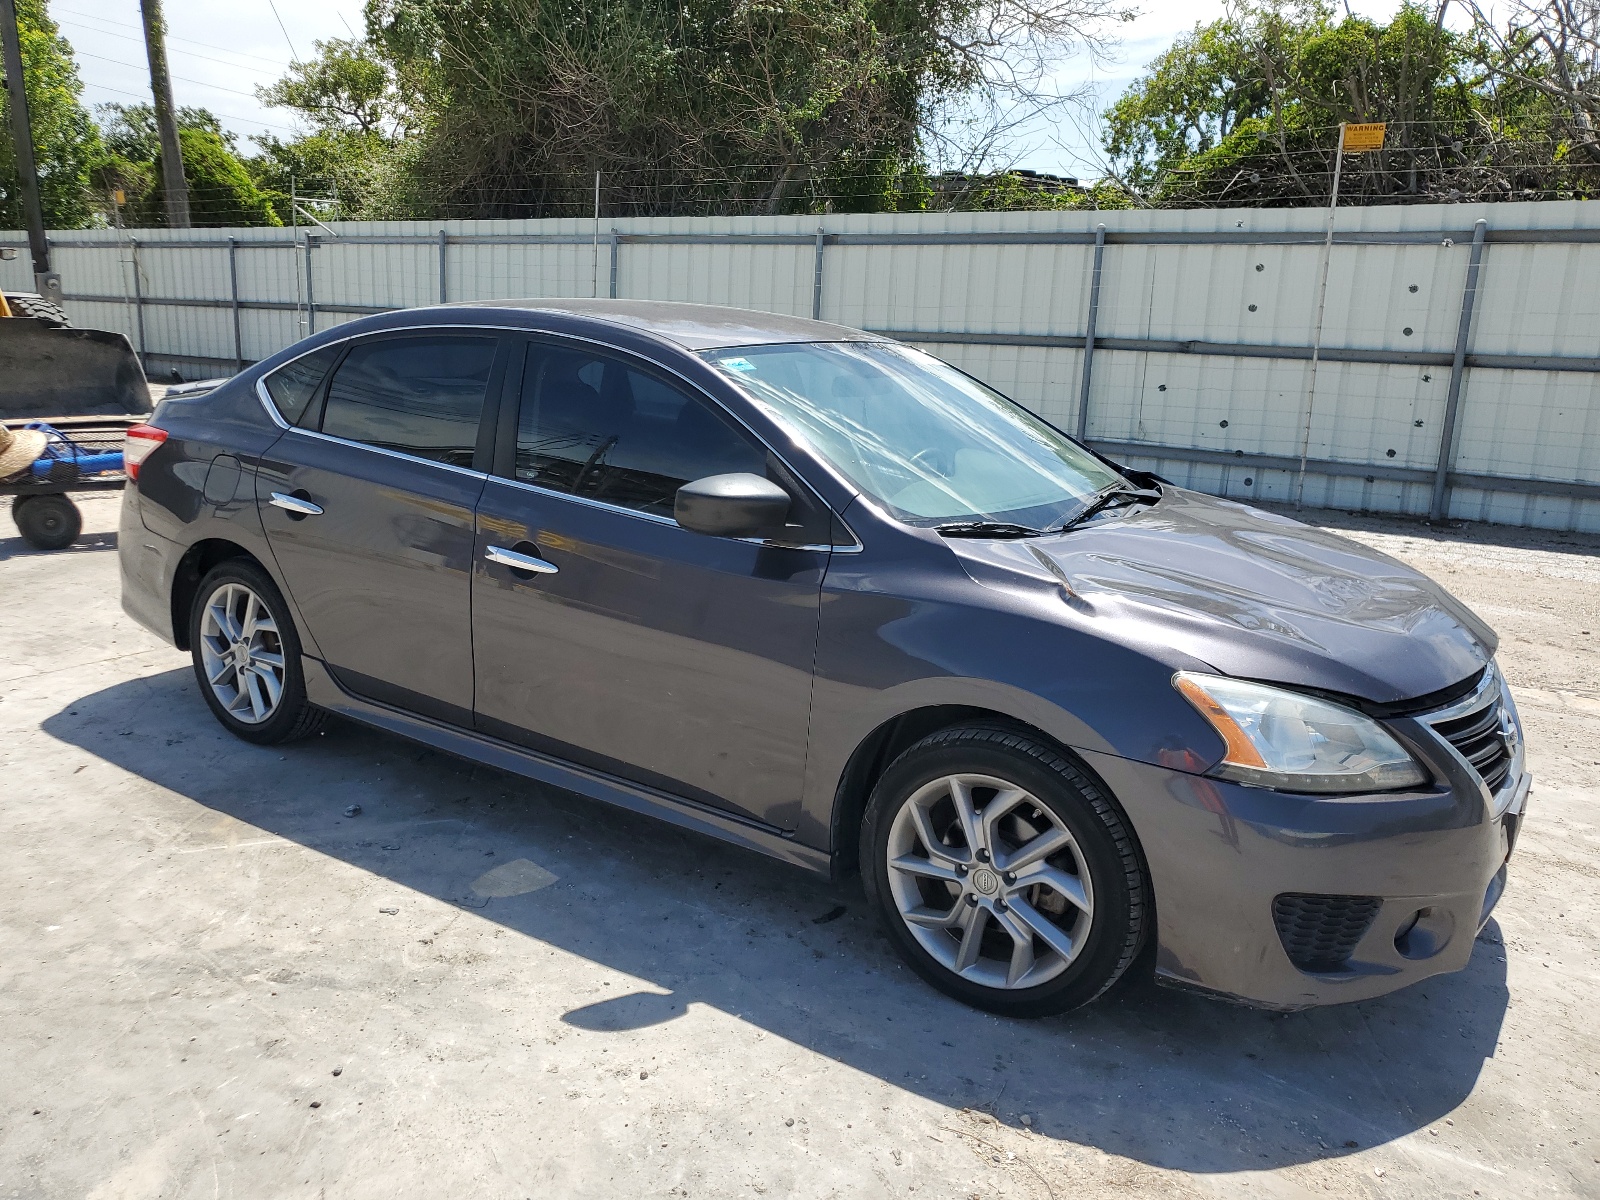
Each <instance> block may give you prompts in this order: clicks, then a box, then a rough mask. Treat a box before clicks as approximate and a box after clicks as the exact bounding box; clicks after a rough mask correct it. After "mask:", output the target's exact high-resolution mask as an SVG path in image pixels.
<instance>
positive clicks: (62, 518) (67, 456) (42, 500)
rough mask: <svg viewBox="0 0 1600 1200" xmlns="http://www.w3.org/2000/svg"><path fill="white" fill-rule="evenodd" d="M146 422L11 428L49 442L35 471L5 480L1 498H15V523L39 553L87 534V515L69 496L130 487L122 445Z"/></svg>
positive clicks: (80, 420)
mask: <svg viewBox="0 0 1600 1200" xmlns="http://www.w3.org/2000/svg"><path fill="white" fill-rule="evenodd" d="M144 419H145V418H144V417H142V416H126V417H120V416H104V417H100V416H96V417H58V418H55V419H53V420H51V421H49V422H45V421H27V422H21V421H15V422H8V424H9V425H10V427H11V428H13V429H38V430H41V431H42V432H43V433H44V434H45V437H46V438H47V439H48V441H47V442H46V444H45V450H44V453H43V454H42V455H41V456H40V457H39V459H38V461H37V462H35V463H34V464H33V466H32V467H31V468H30V469H29V470H27V471H25V472H23V473H21V474H19V475H13V476H12V477H10V478H9V479H5V480H0V495H6V496H11V497H13V499H12V501H11V519H12V520H13V521H15V522H16V524H17V531H18V532H19V533H21V534H22V536H23V539H24V540H25V541H26V542H27V543H28V544H29V545H30V546H32V547H34V548H35V549H38V550H61V549H63V548H65V547H67V546H70V545H71V544H72V542H73V540H74V539H75V538H77V536H78V534H79V533H80V532H82V530H83V514H82V513H80V512H79V511H78V506H77V505H76V504H74V503H73V502H72V497H71V496H69V495H67V493H68V492H86V491H110V490H113V489H120V488H121V487H122V485H123V484H124V483H125V482H127V477H126V476H125V475H124V474H123V470H122V442H123V437H124V435H125V434H126V433H127V431H128V428H129V426H132V425H137V424H139V422H140V421H142V420H144Z"/></svg>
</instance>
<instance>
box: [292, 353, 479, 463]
mask: <svg viewBox="0 0 1600 1200" xmlns="http://www.w3.org/2000/svg"><path fill="white" fill-rule="evenodd" d="M495 346H496V340H495V339H494V338H492V337H460V336H432V337H405V338H383V339H381V340H379V341H374V342H364V343H361V344H359V345H357V346H354V347H352V349H351V351H350V353H349V354H348V355H346V356H345V360H344V361H343V362H342V363H340V364H339V369H338V370H337V371H335V372H334V374H333V382H332V383H330V384H329V385H328V400H327V404H326V406H325V407H324V409H323V414H322V432H323V433H326V434H331V435H332V436H334V437H341V438H348V439H350V440H351V441H354V442H365V443H366V444H367V445H369V446H380V447H382V448H383V449H385V450H398V451H400V452H401V453H404V454H415V455H416V456H417V457H419V458H431V459H434V460H435V461H437V462H443V463H450V464H451V465H452V466H457V467H470V466H471V465H472V454H473V450H474V449H475V448H476V446H477V444H478V424H479V421H480V420H481V419H482V417H483V398H484V394H485V393H486V392H487V391H488V387H489V368H490V367H491V366H493V365H494V352H495Z"/></svg>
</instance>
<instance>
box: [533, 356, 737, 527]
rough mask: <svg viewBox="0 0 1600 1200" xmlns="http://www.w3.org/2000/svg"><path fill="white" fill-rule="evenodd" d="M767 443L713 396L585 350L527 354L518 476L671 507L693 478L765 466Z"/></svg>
mask: <svg viewBox="0 0 1600 1200" xmlns="http://www.w3.org/2000/svg"><path fill="white" fill-rule="evenodd" d="M766 468H767V454H766V450H765V449H764V448H763V447H761V446H759V445H757V444H756V443H755V442H753V441H751V440H750V439H749V438H748V437H746V436H745V435H744V434H743V433H741V432H739V431H738V430H736V429H735V428H734V427H733V425H732V424H731V423H730V422H729V421H728V419H727V418H726V417H724V416H722V414H721V413H719V412H717V411H715V410H714V409H713V408H712V407H711V406H710V405H709V404H707V403H706V402H705V401H703V400H701V399H699V398H697V397H694V396H691V395H689V394H687V393H686V392H684V391H682V390H680V389H679V388H677V387H674V386H673V385H671V384H669V383H666V382H664V381H662V380H661V379H658V378H656V377H655V376H654V375H649V374H646V373H645V372H643V371H639V370H635V369H634V368H633V367H632V366H631V365H629V364H628V363H626V362H623V361H621V360H619V359H615V358H611V357H609V356H606V355H598V354H593V353H591V352H589V351H587V350H564V349H549V350H546V351H545V352H543V353H539V352H537V351H536V352H534V353H532V354H530V355H529V357H528V365H527V370H526V372H525V374H524V376H523V381H522V406H521V409H520V410H519V413H518V421H517V459H516V477H517V478H518V479H521V480H523V481H525V482H527V483H534V484H538V485H539V486H540V487H544V488H549V489H550V490H552V491H557V492H567V493H569V494H573V495H578V496H585V497H588V498H590V499H594V500H604V501H606V502H607V503H610V504H617V505H621V506H622V507H624V508H634V509H639V510H642V511H644V512H649V513H656V514H659V515H662V516H669V517H670V516H671V515H672V506H673V499H674V497H675V496H676V494H677V491H678V489H679V488H680V487H682V486H683V485H684V484H685V483H688V482H689V481H690V480H692V479H700V478H703V477H704V476H707V475H722V474H725V473H728V472H731V471H749V472H751V473H753V474H756V475H765V474H766Z"/></svg>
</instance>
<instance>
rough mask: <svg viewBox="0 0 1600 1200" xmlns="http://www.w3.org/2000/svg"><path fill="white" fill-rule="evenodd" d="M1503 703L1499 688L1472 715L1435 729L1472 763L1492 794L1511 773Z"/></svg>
mask: <svg viewBox="0 0 1600 1200" xmlns="http://www.w3.org/2000/svg"><path fill="white" fill-rule="evenodd" d="M1503 704H1504V701H1502V700H1501V698H1500V689H1499V688H1491V689H1489V691H1488V692H1487V693H1486V694H1485V696H1484V699H1483V704H1482V706H1481V707H1479V708H1475V709H1473V710H1472V711H1471V712H1468V713H1465V714H1463V715H1461V716H1459V717H1452V718H1451V719H1450V720H1448V721H1438V722H1436V723H1435V724H1434V726H1433V727H1434V729H1435V730H1437V731H1438V733H1439V736H1440V737H1442V738H1444V740H1445V741H1447V742H1449V743H1450V744H1451V745H1452V746H1454V747H1455V748H1456V749H1457V750H1458V751H1460V753H1461V756H1462V757H1463V758H1465V759H1466V760H1467V761H1468V762H1469V763H1471V764H1472V766H1473V769H1474V770H1476V771H1477V772H1478V774H1479V775H1480V776H1482V778H1483V781H1484V783H1486V784H1488V785H1489V793H1490V794H1491V795H1493V794H1494V793H1495V792H1498V791H1499V790H1500V785H1501V784H1503V783H1504V782H1505V781H1506V776H1507V775H1509V774H1510V773H1511V748H1510V747H1509V746H1508V745H1506V735H1505V728H1504V726H1503V724H1502V722H1501V711H1500V710H1501V708H1502V706H1503Z"/></svg>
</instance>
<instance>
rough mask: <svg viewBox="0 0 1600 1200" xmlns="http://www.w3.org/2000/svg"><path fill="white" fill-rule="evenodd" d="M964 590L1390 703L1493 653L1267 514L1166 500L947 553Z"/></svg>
mask: <svg viewBox="0 0 1600 1200" xmlns="http://www.w3.org/2000/svg"><path fill="white" fill-rule="evenodd" d="M950 545H951V547H952V548H953V549H954V550H955V551H956V553H957V555H958V556H959V557H960V558H961V559H962V560H963V562H965V563H966V565H967V567H968V571H969V573H970V574H972V575H973V577H974V578H975V579H977V580H978V581H979V582H985V583H990V584H1001V585H1002V586H1003V580H1004V578H1005V577H1006V576H1007V575H1011V576H1013V577H1015V576H1019V575H1022V576H1028V577H1030V578H1031V579H1032V580H1034V581H1035V582H1037V583H1046V584H1049V585H1052V586H1054V587H1056V588H1057V589H1058V590H1059V591H1060V593H1061V599H1062V601H1063V602H1064V604H1065V606H1066V609H1067V611H1069V612H1070V613H1072V614H1073V616H1072V617H1071V618H1070V619H1072V620H1074V622H1075V623H1076V622H1082V623H1083V624H1084V625H1085V627H1087V628H1088V629H1090V630H1098V631H1099V632H1100V633H1102V634H1103V635H1104V636H1108V637H1112V638H1116V639H1118V640H1124V641H1127V642H1129V643H1137V644H1139V645H1141V646H1143V647H1146V648H1148V647H1170V649H1171V650H1172V651H1175V652H1176V655H1175V656H1174V658H1175V659H1176V658H1178V657H1180V656H1181V658H1187V659H1194V660H1198V661H1199V662H1202V663H1205V664H1208V665H1209V666H1210V667H1212V668H1213V669H1215V670H1216V671H1218V672H1220V673H1222V674H1225V675H1233V676H1237V677H1240V678H1246V679H1260V680H1271V681H1276V682H1282V683H1288V684H1294V685H1298V686H1301V687H1312V688H1320V689H1324V690H1327V691H1333V692H1340V693H1343V694H1346V695H1352V696H1359V697H1362V698H1364V699H1367V700H1371V701H1375V702H1378V703H1385V704H1387V703H1393V702H1395V701H1399V700H1406V699H1410V698H1412V697H1417V696H1423V695H1426V694H1428V693H1429V692H1435V691H1439V690H1441V689H1443V688H1447V687H1450V686H1451V685H1453V684H1456V683H1459V682H1461V681H1462V680H1463V679H1466V678H1467V677H1468V676H1470V675H1472V674H1474V673H1475V672H1477V671H1478V670H1480V669H1481V668H1482V667H1483V665H1484V663H1486V662H1487V661H1488V660H1489V658H1490V657H1491V656H1492V655H1493V653H1494V648H1495V645H1496V638H1495V635H1494V632H1493V631H1492V630H1491V629H1490V628H1489V627H1488V626H1487V625H1485V624H1484V623H1483V622H1482V621H1481V620H1480V619H1479V618H1478V617H1477V616H1476V615H1475V614H1473V613H1472V611H1471V610H1469V609H1468V608H1467V606H1466V605H1464V604H1462V603H1461V602H1460V601H1459V600H1457V599H1455V598H1454V597H1453V596H1451V595H1450V594H1449V593H1447V592H1446V591H1445V590H1444V589H1443V588H1441V587H1440V586H1439V585H1438V584H1436V583H1434V582H1433V581H1432V580H1431V579H1429V578H1428V577H1427V576H1425V575H1423V574H1421V573H1420V572H1417V571H1414V570H1412V569H1411V568H1410V567H1408V566H1406V565H1405V564H1403V563H1400V562H1397V561H1396V560H1395V559H1392V558H1390V557H1389V556H1388V555H1386V554H1381V553H1379V552H1378V551H1376V550H1372V549H1369V548H1368V547H1366V546H1363V545H1360V544H1359V543H1356V542H1353V541H1349V540H1348V539H1346V538H1342V537H1338V536H1337V535H1335V534H1331V533H1326V532H1324V531H1322V530H1320V529H1313V528H1311V527H1310V526H1307V525H1302V524H1300V523H1299V522H1298V521H1292V520H1289V519H1288V518H1287V517H1280V516H1278V515H1276V514H1275V513H1269V512H1264V511H1262V510H1260V509H1253V508H1249V507H1247V506H1245V505H1242V504H1235V503H1233V502H1231V501H1227V500H1217V499H1214V498H1212V497H1209V496H1203V495H1200V494H1198V493H1195V492H1188V491H1184V490H1182V489H1179V488H1174V487H1170V486H1169V487H1167V488H1166V489H1165V491H1164V494H1163V497H1162V499H1161V502H1160V503H1159V504H1156V505H1152V506H1148V507H1144V508H1134V509H1129V510H1122V511H1115V512H1113V513H1112V514H1110V515H1108V516H1107V517H1105V518H1103V519H1100V520H1097V521H1095V522H1093V523H1091V524H1089V525H1086V526H1082V527H1080V528H1078V529H1075V530H1072V531H1071V532H1068V533H1065V534H1061V535H1059V536H1052V537H1044V538H1033V539H1027V540H1019V541H966V540H961V541H956V540H952V541H951V542H950Z"/></svg>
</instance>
